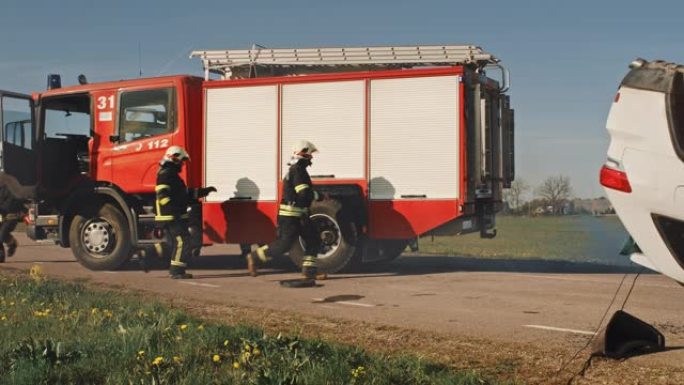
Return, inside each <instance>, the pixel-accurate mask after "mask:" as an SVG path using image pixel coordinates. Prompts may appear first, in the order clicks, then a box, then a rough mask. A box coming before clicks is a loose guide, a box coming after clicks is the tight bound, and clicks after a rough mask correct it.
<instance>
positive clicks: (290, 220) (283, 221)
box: [247, 140, 320, 279]
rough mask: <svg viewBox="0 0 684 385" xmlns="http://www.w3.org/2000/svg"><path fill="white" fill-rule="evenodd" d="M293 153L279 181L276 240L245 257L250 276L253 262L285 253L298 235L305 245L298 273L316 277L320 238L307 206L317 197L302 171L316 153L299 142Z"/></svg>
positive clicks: (263, 260) (311, 277) (255, 274)
mask: <svg viewBox="0 0 684 385" xmlns="http://www.w3.org/2000/svg"><path fill="white" fill-rule="evenodd" d="M293 150H294V151H293V155H292V159H291V160H290V161H289V162H288V165H289V166H290V168H289V170H288V172H287V174H286V175H285V177H284V178H283V191H282V200H281V202H280V209H279V211H278V228H277V237H276V239H275V240H274V241H273V242H271V243H270V244H268V245H265V246H261V247H259V248H258V249H256V250H255V251H253V252H251V253H249V254H247V269H248V270H249V274H250V275H251V276H253V277H256V276H257V263H265V262H268V261H270V260H271V259H272V258H273V257H279V256H281V255H283V254H285V253H286V252H287V251H289V250H290V248H291V247H292V245H293V243H294V242H297V239H298V237H299V236H301V237H302V239H303V240H304V243H305V245H306V250H305V256H304V260H303V263H302V273H303V274H304V277H305V278H307V279H315V278H316V273H317V264H316V256H317V255H318V250H319V248H320V237H319V236H318V234H317V231H316V229H315V228H314V227H313V224H312V223H311V221H310V220H309V206H310V205H311V202H312V201H313V200H314V199H318V194H317V193H316V192H315V191H314V190H313V185H312V183H311V177H310V176H309V173H308V172H307V171H306V168H307V167H309V166H310V165H311V160H312V158H313V153H314V152H316V151H318V150H317V149H316V146H314V145H313V143H311V142H309V141H306V140H303V141H301V142H299V143H298V144H297V145H296V146H295V147H294V149H293Z"/></svg>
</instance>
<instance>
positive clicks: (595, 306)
mask: <svg viewBox="0 0 684 385" xmlns="http://www.w3.org/2000/svg"><path fill="white" fill-rule="evenodd" d="M17 238H18V239H19V241H20V245H21V246H20V249H19V251H18V253H17V255H16V256H15V257H13V258H9V259H8V260H7V262H6V263H5V264H4V265H0V266H2V268H15V269H16V268H18V269H29V268H30V267H31V266H32V265H34V264H40V265H41V267H42V271H43V272H45V273H46V274H47V275H50V276H56V277H65V278H86V277H87V278H89V279H90V280H91V281H92V282H95V283H101V284H104V285H124V286H125V287H126V288H128V289H140V290H144V291H146V292H151V293H159V294H162V295H165V296H167V297H181V298H183V299H187V300H190V301H194V302H196V303H203V302H205V303H213V304H237V305H245V306H250V307H261V308H265V309H273V310H288V311H295V312H297V313H302V314H306V315H324V316H326V317H331V318H336V319H352V320H356V321H366V322H370V323H373V324H380V325H390V326H397V327H402V328H408V329H415V330H422V331H429V332H437V333H440V334H444V335H454V336H456V335H458V336H469V337H474V338H485V339H488V340H492V341H501V342H506V343H514V344H515V343H526V344H539V345H548V344H554V345H557V346H564V345H565V344H567V345H568V351H572V350H574V349H576V347H577V346H578V345H581V344H582V343H583V341H586V340H588V339H589V338H590V337H591V335H592V334H593V333H594V331H595V330H596V328H597V325H598V323H599V321H600V320H601V317H602V316H603V315H604V313H605V312H606V311H607V308H608V305H609V304H610V303H611V300H612V299H613V297H614V295H615V293H616V290H617V289H618V286H619V284H620V282H621V280H622V279H623V278H624V277H625V274H627V275H626V278H625V280H624V284H623V286H622V288H621V290H620V291H619V293H618V295H617V297H616V299H615V303H614V305H613V306H612V307H611V308H610V310H609V315H610V314H612V311H614V310H617V309H618V308H620V306H621V305H622V303H623V301H624V300H625V297H626V295H627V293H628V291H629V289H630V286H631V284H632V281H633V279H634V278H635V274H633V273H629V271H633V270H629V269H626V268H624V267H610V266H599V265H588V264H587V265H583V264H570V263H563V262H526V261H510V260H475V259H468V258H459V257H439V256H412V255H411V256H403V257H401V258H399V259H398V260H396V261H395V262H393V263H391V264H389V265H387V266H385V267H383V268H374V269H372V271H370V272H364V273H356V274H339V275H333V276H331V277H329V279H327V280H324V281H319V285H318V286H317V287H313V288H301V289H291V288H283V287H281V286H280V285H279V281H280V280H283V279H291V278H297V277H298V276H299V275H298V273H297V272H296V271H294V270H288V269H287V268H283V269H277V268H270V269H264V270H262V273H263V274H261V275H260V276H258V277H256V278H253V277H250V276H248V275H247V272H246V269H245V267H244V264H243V261H242V260H241V258H239V256H238V255H237V254H239V249H238V248H237V247H236V246H223V245H220V246H212V247H208V248H205V250H204V251H203V254H205V255H203V256H202V257H200V258H198V259H197V260H196V261H195V263H194V267H193V268H192V269H191V270H190V271H191V272H192V273H193V274H194V275H195V278H194V279H192V280H183V281H180V280H171V279H169V278H168V274H167V272H166V271H165V270H162V269H158V270H153V271H151V272H149V273H145V272H143V271H141V270H140V269H139V268H138V265H137V264H135V263H131V264H130V265H129V266H127V269H125V270H123V271H116V272H93V271H89V270H87V269H85V268H84V267H82V266H81V265H80V264H79V263H78V262H76V260H75V259H74V257H73V256H72V254H71V251H70V250H69V249H64V248H60V247H58V246H54V245H45V244H36V243H33V242H31V241H29V240H27V239H26V238H25V237H24V236H23V234H18V235H17ZM625 272H627V273H625ZM625 310H626V311H628V312H629V313H631V314H633V315H635V316H637V317H639V318H641V319H642V320H644V321H646V322H648V323H650V324H653V325H655V326H656V327H658V329H659V330H660V331H661V332H662V333H663V334H664V335H665V337H666V341H667V345H668V346H670V347H672V348H673V349H671V350H670V351H667V352H663V353H658V354H652V355H649V356H646V357H644V358H643V359H644V360H646V361H645V362H653V363H656V364H657V363H663V362H666V363H668V365H672V364H674V365H679V363H680V362H681V363H682V365H684V350H681V349H678V347H680V346H682V345H684V317H683V316H684V287H681V286H680V285H679V284H677V283H676V282H674V281H672V280H670V279H668V278H666V277H664V276H661V275H657V274H650V273H646V274H642V275H640V276H639V277H638V280H637V281H636V284H635V286H634V288H633V290H632V292H631V295H630V297H629V299H628V301H627V303H626V306H625Z"/></svg>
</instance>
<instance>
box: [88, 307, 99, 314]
mask: <svg viewBox="0 0 684 385" xmlns="http://www.w3.org/2000/svg"><path fill="white" fill-rule="evenodd" d="M99 310H100V309H98V308H96V307H94V308H92V309H90V314H97V312H98V311H99Z"/></svg>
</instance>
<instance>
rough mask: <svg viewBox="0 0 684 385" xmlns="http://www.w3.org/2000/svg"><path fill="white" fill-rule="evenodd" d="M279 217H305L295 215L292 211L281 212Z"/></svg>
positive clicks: (302, 214)
mask: <svg viewBox="0 0 684 385" xmlns="http://www.w3.org/2000/svg"><path fill="white" fill-rule="evenodd" d="M278 215H280V216H283V217H301V216H304V213H294V212H292V211H285V210H280V211H278Z"/></svg>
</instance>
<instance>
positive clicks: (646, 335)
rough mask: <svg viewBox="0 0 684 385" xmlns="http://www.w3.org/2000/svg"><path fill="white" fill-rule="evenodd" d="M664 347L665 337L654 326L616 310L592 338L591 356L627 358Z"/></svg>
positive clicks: (660, 349)
mask: <svg viewBox="0 0 684 385" xmlns="http://www.w3.org/2000/svg"><path fill="white" fill-rule="evenodd" d="M664 349H665V337H664V336H663V335H662V333H660V332H659V331H658V330H657V329H656V328H655V327H653V326H651V325H649V324H647V323H646V322H644V321H642V320H640V319H638V318H636V317H634V316H633V315H631V314H629V313H627V312H625V311H622V310H618V311H616V312H615V314H613V317H611V319H610V321H609V322H608V325H607V326H606V327H605V329H603V330H602V331H601V332H600V333H599V335H598V336H597V337H596V339H595V340H594V346H593V351H592V356H603V357H608V358H616V359H619V358H628V357H632V356H637V355H640V354H646V353H653V352H658V351H662V350H664Z"/></svg>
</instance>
